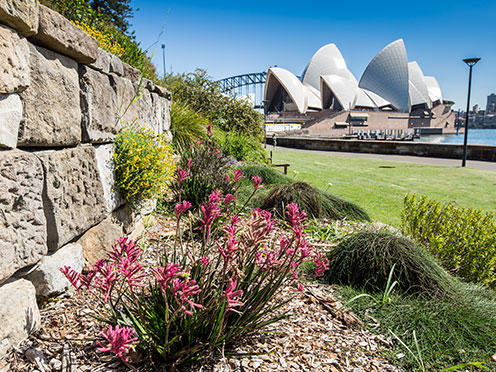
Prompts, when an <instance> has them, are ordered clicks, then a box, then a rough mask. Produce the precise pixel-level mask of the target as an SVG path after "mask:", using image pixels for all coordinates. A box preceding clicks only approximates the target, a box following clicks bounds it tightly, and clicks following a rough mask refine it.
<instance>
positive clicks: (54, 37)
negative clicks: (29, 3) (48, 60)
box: [31, 5, 98, 63]
mask: <svg viewBox="0 0 496 372" xmlns="http://www.w3.org/2000/svg"><path fill="white" fill-rule="evenodd" d="M31 40H32V41H33V42H35V43H38V44H41V45H43V46H45V47H47V48H48V49H51V50H55V51H56V52H59V53H61V54H65V55H66V56H69V57H71V58H73V59H75V60H76V61H78V62H79V63H92V62H95V61H96V59H97V57H98V41H96V40H95V39H94V38H92V37H91V36H90V35H88V34H87V33H86V32H84V31H83V30H82V29H80V28H79V27H77V26H74V25H73V24H72V23H71V22H70V21H69V20H68V19H67V18H65V17H64V16H63V15H62V14H59V13H57V12H56V11H54V10H52V9H50V8H48V7H46V6H44V5H40V21H39V27H38V33H37V34H36V35H34V36H32V37H31Z"/></svg>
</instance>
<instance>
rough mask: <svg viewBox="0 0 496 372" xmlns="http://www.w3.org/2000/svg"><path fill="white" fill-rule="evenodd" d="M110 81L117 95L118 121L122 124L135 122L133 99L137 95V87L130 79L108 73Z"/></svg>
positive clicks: (135, 104) (135, 113) (134, 103)
mask: <svg viewBox="0 0 496 372" xmlns="http://www.w3.org/2000/svg"><path fill="white" fill-rule="evenodd" d="M110 83H111V85H112V88H113V89H114V91H115V93H116V95H117V107H119V121H120V123H121V124H122V125H131V124H133V123H135V122H136V120H137V108H136V106H137V103H136V102H135V99H136V98H137V97H138V96H139V92H137V87H136V86H135V85H134V84H133V83H132V82H131V81H130V80H128V79H124V78H122V77H120V76H117V75H115V74H111V75H110Z"/></svg>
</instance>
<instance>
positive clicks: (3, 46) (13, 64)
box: [0, 0, 30, 93]
mask: <svg viewBox="0 0 496 372" xmlns="http://www.w3.org/2000/svg"><path fill="white" fill-rule="evenodd" d="M0 2H1V0H0ZM0 66H2V67H1V68H0V93H14V92H22V91H23V90H24V89H26V88H27V87H28V86H29V82H30V75H29V47H28V42H27V40H26V39H25V38H24V37H22V36H19V34H18V33H17V32H15V31H14V30H12V29H11V28H9V27H7V26H3V25H0Z"/></svg>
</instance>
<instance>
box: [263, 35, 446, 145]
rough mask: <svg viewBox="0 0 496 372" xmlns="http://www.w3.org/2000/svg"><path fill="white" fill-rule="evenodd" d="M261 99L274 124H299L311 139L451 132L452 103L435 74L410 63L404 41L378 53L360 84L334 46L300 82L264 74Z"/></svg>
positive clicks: (281, 72)
mask: <svg viewBox="0 0 496 372" xmlns="http://www.w3.org/2000/svg"><path fill="white" fill-rule="evenodd" d="M264 100H265V104H266V108H267V113H268V114H269V117H271V118H273V119H274V121H275V122H286V123H287V122H291V121H293V122H295V123H296V122H299V123H300V124H302V126H301V128H302V130H303V132H304V133H306V134H309V135H339V134H347V133H351V132H354V133H357V132H359V131H362V133H363V132H364V131H365V132H371V131H385V130H401V131H406V130H411V129H417V128H420V129H421V130H422V132H424V133H429V132H430V133H449V132H453V131H454V130H455V129H454V113H453V111H452V110H451V105H452V104H453V102H450V101H444V100H443V97H442V94H441V89H440V87H439V84H438V82H437V80H436V79H435V78H434V77H433V76H425V75H424V74H423V72H422V70H421V68H420V66H419V65H418V63H417V62H408V59H407V53H406V49H405V45H404V43H403V40H402V39H399V40H396V41H394V42H392V43H391V44H389V45H387V46H386V47H385V48H384V49H382V50H381V51H380V52H379V53H378V54H377V55H376V56H375V57H374V58H373V59H372V61H371V62H370V63H369V65H368V66H367V68H366V69H365V72H364V73H363V75H362V77H361V78H360V81H358V80H357V79H356V78H355V76H354V75H353V74H352V73H351V71H350V70H348V68H347V67H346V61H345V60H344V58H343V56H342V55H341V52H340V51H339V49H338V48H337V46H336V45H335V44H327V45H325V46H323V47H322V48H320V49H319V50H318V51H317V53H315V55H314V56H313V57H312V59H311V60H310V62H309V63H308V65H307V67H306V69H305V71H304V72H303V75H302V76H301V78H298V77H297V76H295V75H294V74H293V73H291V72H290V71H288V70H285V69H283V68H280V67H272V68H270V69H269V70H268V72H267V77H266V82H265V91H264Z"/></svg>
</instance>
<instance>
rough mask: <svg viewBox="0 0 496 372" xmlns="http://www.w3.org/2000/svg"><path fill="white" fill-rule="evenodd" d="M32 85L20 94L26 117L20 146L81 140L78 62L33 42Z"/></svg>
mask: <svg viewBox="0 0 496 372" xmlns="http://www.w3.org/2000/svg"><path fill="white" fill-rule="evenodd" d="M29 49H30V54H31V55H30V71H31V85H30V86H29V88H28V89H26V90H25V91H24V92H22V93H20V96H21V99H22V101H23V104H24V119H23V121H22V122H21V127H20V130H19V139H18V146H73V145H77V144H78V143H79V142H80V141H81V105H80V98H79V75H78V65H77V63H76V62H75V61H74V60H72V59H70V58H68V57H65V56H63V55H61V54H58V53H55V52H52V51H50V50H48V49H44V48H41V47H35V46H34V45H32V44H29Z"/></svg>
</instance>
